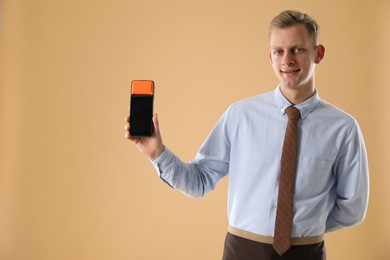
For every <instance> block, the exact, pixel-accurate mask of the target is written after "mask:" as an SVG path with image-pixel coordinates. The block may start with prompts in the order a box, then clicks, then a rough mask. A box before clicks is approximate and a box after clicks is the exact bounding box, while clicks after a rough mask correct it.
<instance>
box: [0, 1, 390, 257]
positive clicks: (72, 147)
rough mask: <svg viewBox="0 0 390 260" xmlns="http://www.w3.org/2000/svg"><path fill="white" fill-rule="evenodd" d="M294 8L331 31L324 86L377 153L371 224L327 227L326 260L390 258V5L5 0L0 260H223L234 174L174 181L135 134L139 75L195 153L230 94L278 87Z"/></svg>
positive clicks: (165, 125) (172, 137)
mask: <svg viewBox="0 0 390 260" xmlns="http://www.w3.org/2000/svg"><path fill="white" fill-rule="evenodd" d="M284 9H299V10H302V11H305V12H309V13H310V14H312V15H313V16H314V17H315V18H316V19H317V20H318V21H319V23H320V25H321V26H322V34H321V42H322V43H323V44H324V45H325V46H326V55H325V59H324V60H323V62H322V63H321V64H320V65H319V66H318V67H317V86H318V89H319V93H320V96H321V97H322V98H324V99H326V100H328V101H330V102H332V103H333V104H335V105H337V106H339V107H340V108H342V109H344V110H346V111H348V112H349V113H351V114H352V115H354V116H355V117H356V118H357V119H358V121H359V122H360V125H361V128H362V130H363V133H364V136H365V140H366V145H367V150H368V155H369V159H370V171H371V197H370V205H369V211H368V214H367V218H366V221H365V222H364V223H363V224H362V225H360V226H356V227H353V228H349V229H345V230H343V231H339V232H336V233H332V234H328V235H327V236H326V243H327V250H328V256H329V259H331V260H345V259H354V260H386V259H390V253H389V248H388V247H389V245H390V244H389V242H388V241H390V224H389V222H385V220H388V219H390V204H389V203H388V202H387V203H386V202H385V198H388V197H389V196H390V189H388V188H386V186H385V185H386V184H388V183H389V181H390V177H389V174H388V173H389V170H390V167H389V166H388V164H386V160H389V154H390V151H389V148H388V147H389V145H390V140H389V137H387V136H385V133H388V132H389V131H390V122H389V116H388V115H387V114H386V113H387V112H388V111H389V109H388V108H386V107H385V104H386V103H387V98H388V96H389V84H390V80H389V69H390V65H389V58H390V51H389V46H390V35H389V29H388V28H389V27H390V19H389V12H388V11H389V10H390V2H389V1H386V0H383V1H375V0H373V1H356V0H347V1H340V0H332V1H329V0H327V1H313V0H307V1H306V0H300V1H271V0H269V1H260V0H253V1H252V0H243V1H238V0H237V1H226V0H197V1H185V0H166V1H158V0H154V1H151V0H130V1H124V0H123V1H111V0H68V1H62V0H61V1H60V0H46V1H45V0H34V1H28V0H9V1H7V0H4V1H2V7H1V11H2V21H1V23H2V29H1V33H2V38H1V40H2V41H1V66H2V67H1V89H0V90H1V92H0V95H1V96H0V109H1V110H0V111H1V113H0V120H1V121H0V123H1V125H0V127H1V128H0V129H1V132H0V152H1V153H0V156H1V157H0V167H1V168H0V169H1V171H0V259H1V260H48V259H50V260H51V259H53V260H54V259H56V260H63V259H64V260H65V259H81V260H84V259H88V260H90V259H94V260H100V259H105V260H106V259H115V260H121V259H180V260H181V259H186V260H191V259H220V258H221V255H222V248H223V241H224V236H225V234H226V227H227V217H226V193H227V189H226V187H227V185H226V184H227V179H224V180H223V181H222V182H221V183H220V184H219V185H218V187H217V189H216V191H214V192H213V193H210V194H208V195H207V196H206V197H205V198H203V199H190V198H187V197H185V196H183V195H182V194H180V193H179V192H176V191H174V190H171V189H170V188H168V186H166V185H164V184H163V183H162V182H161V181H160V180H159V178H158V177H157V176H156V174H155V172H154V169H153V167H152V166H151V164H150V163H149V162H148V161H147V159H146V158H145V156H144V155H142V154H140V153H139V152H138V150H137V149H136V148H135V147H134V146H132V145H131V144H130V143H129V142H128V141H127V140H125V138H124V130H123V126H124V118H125V116H126V114H127V113H128V103H129V84H130V82H131V80H133V79H153V80H155V82H156V84H157V92H156V99H155V110H156V111H157V112H158V113H159V118H160V125H161V129H162V131H163V137H164V141H165V143H166V144H167V145H168V146H169V147H170V148H171V149H172V150H173V151H175V152H176V153H177V154H178V155H179V156H180V157H181V158H182V159H183V160H185V161H188V160H190V159H191V158H193V156H194V155H195V154H196V151H197V149H198V148H199V146H200V145H201V143H202V142H203V140H204V138H205V137H206V135H207V134H208V132H209V131H210V129H211V128H212V126H213V125H214V123H215V122H216V121H217V119H218V118H219V117H220V116H221V114H222V113H223V111H224V110H225V109H226V108H227V106H228V105H229V104H231V103H232V102H233V101H236V100H239V99H242V98H245V97H249V96H252V95H255V94H258V93H262V92H265V91H269V90H273V89H274V88H275V86H276V84H277V81H276V79H275V77H274V75H273V71H272V68H271V66H270V64H269V61H268V39H267V29H268V23H269V21H270V19H271V18H272V17H273V16H274V15H276V14H277V13H279V12H280V11H281V10H284ZM386 241H387V242H386Z"/></svg>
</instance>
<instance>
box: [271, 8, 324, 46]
mask: <svg viewBox="0 0 390 260" xmlns="http://www.w3.org/2000/svg"><path fill="white" fill-rule="evenodd" d="M297 24H302V25H304V26H305V27H306V29H307V31H308V33H309V37H310V39H311V41H312V43H313V46H317V44H318V38H319V34H320V27H319V25H318V23H317V22H316V21H315V20H314V19H313V18H312V17H310V16H309V15H308V14H305V13H301V12H299V11H294V10H286V11H283V12H281V13H280V14H279V15H277V16H275V17H274V18H273V19H272V21H271V24H270V27H269V35H271V31H272V29H274V28H287V27H290V26H293V25H297Z"/></svg>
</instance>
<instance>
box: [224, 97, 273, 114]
mask: <svg viewBox="0 0 390 260" xmlns="http://www.w3.org/2000/svg"><path fill="white" fill-rule="evenodd" d="M274 104H275V102H274V92H266V93H263V94H259V95H255V96H251V97H248V98H245V99H242V100H238V101H236V102H234V103H233V104H231V105H230V106H229V108H228V111H229V112H236V113H237V112H238V113H240V112H245V111H248V110H251V111H253V110H259V109H261V108H262V107H266V106H275V105H274Z"/></svg>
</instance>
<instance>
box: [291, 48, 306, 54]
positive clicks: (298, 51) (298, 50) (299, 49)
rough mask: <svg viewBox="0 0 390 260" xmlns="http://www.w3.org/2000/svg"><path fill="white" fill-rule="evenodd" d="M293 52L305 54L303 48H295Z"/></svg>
mask: <svg viewBox="0 0 390 260" xmlns="http://www.w3.org/2000/svg"><path fill="white" fill-rule="evenodd" d="M293 51H294V53H302V52H305V49H304V48H295V49H294V50H293Z"/></svg>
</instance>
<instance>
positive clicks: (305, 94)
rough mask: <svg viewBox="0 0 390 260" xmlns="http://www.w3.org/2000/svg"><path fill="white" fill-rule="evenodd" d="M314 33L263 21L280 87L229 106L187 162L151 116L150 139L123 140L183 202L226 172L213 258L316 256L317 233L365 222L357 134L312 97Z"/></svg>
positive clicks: (317, 58)
mask: <svg viewBox="0 0 390 260" xmlns="http://www.w3.org/2000/svg"><path fill="white" fill-rule="evenodd" d="M318 34H319V28H318V25H317V23H316V22H315V21H314V20H313V19H312V18H311V17H310V16H308V15H307V14H303V13H300V12H297V11H284V12H282V13H280V14H279V15H278V16H276V17H275V18H274V19H273V20H272V22H271V25H270V30H269V39H270V46H271V51H270V54H269V58H270V61H271V64H272V66H273V69H274V72H275V74H276V76H277V78H278V79H279V81H280V84H279V85H278V87H277V88H276V89H275V90H274V91H273V92H270V93H265V94H262V95H258V96H254V97H251V98H248V99H245V100H242V101H239V102H236V103H234V104H233V105H231V106H230V107H229V108H228V110H227V111H226V112H225V113H224V115H223V116H222V117H221V119H220V120H219V121H218V123H217V124H216V126H215V127H214V129H213V130H212V131H211V133H210V134H209V136H208V137H207V139H206V141H205V142H204V144H203V145H202V147H201V148H200V150H199V152H198V154H197V156H196V158H195V159H194V160H193V161H191V162H190V163H183V162H181V161H180V160H179V159H178V157H176V156H175V155H174V154H173V153H172V152H171V151H170V150H169V149H168V148H167V147H165V146H164V145H163V141H162V138H161V134H160V130H159V125H158V120H157V115H154V117H153V123H154V126H155V132H154V134H153V136H152V137H150V138H140V137H134V136H130V135H129V133H128V132H127V133H126V137H127V138H128V139H130V140H131V141H133V142H134V143H135V144H136V146H137V147H138V148H139V149H140V150H141V151H142V152H144V153H145V154H146V155H148V156H149V157H150V159H151V160H152V163H153V164H154V166H155V168H156V170H157V171H158V173H159V176H160V178H161V179H162V180H163V181H164V182H166V183H167V184H168V185H170V186H171V187H173V188H175V189H178V190H180V191H182V192H184V193H186V194H188V195H189V196H191V197H201V196H203V195H204V194H206V193H207V192H209V191H212V190H213V189H214V188H215V186H216V184H217V183H218V181H219V180H220V179H221V178H222V177H224V176H226V175H227V174H229V194H228V217H229V228H228V233H227V236H226V240H225V249H224V256H223V259H226V260H228V259H229V260H230V259H299V260H304V259H313V260H317V259H326V253H325V246H324V241H323V234H324V233H326V232H331V231H335V230H338V229H341V228H344V227H348V226H352V225H355V224H358V223H360V222H362V221H363V219H364V217H365V213H366V209H367V204H368V189H369V183H368V182H369V178H368V163H367V156H366V150H365V145H364V141H363V137H362V134H361V131H360V128H359V126H358V124H357V122H356V121H355V120H354V118H352V117H351V116H350V115H348V114H347V113H345V112H343V111H341V110H340V109H338V108H336V107H334V106H333V105H331V104H329V103H327V102H326V101H324V100H322V99H320V97H319V95H318V92H317V90H316V88H315V80H314V74H315V67H316V65H317V64H319V63H320V62H321V60H322V59H323V57H324V54H325V48H324V46H323V45H321V44H319V43H318ZM297 109H298V110H297ZM291 111H293V112H291ZM291 113H294V114H295V117H294V118H293V116H291ZM287 114H288V116H287ZM127 121H129V118H127ZM286 126H287V128H286ZM125 128H126V130H129V129H130V125H129V124H127V125H126V126H125ZM291 129H293V130H291ZM290 132H292V133H293V134H292V135H290ZM285 136H286V140H287V141H284V139H285ZM287 136H288V137H287ZM291 136H293V137H291ZM289 141H291V142H292V144H286V143H288V142H289ZM285 147H286V148H285ZM285 149H286V151H285ZM288 149H290V151H291V152H293V155H291V153H290V152H289V151H288ZM287 157H288V159H286V158H287ZM286 160H287V161H289V163H292V164H289V166H288V165H287V164H286ZM286 165H287V166H286ZM291 165H292V166H291ZM285 176H290V177H285ZM286 178H290V179H286ZM286 188H289V190H290V192H287V191H285V189H286ZM290 193H291V194H290ZM289 194H290V195H289ZM287 198H288V199H287ZM286 201H287V202H288V201H289V202H288V203H287V204H286ZM289 203H290V204H289ZM283 205H287V206H283ZM288 205H290V206H288ZM283 225H284V226H283ZM286 233H287V238H286V237H285V235H286Z"/></svg>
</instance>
